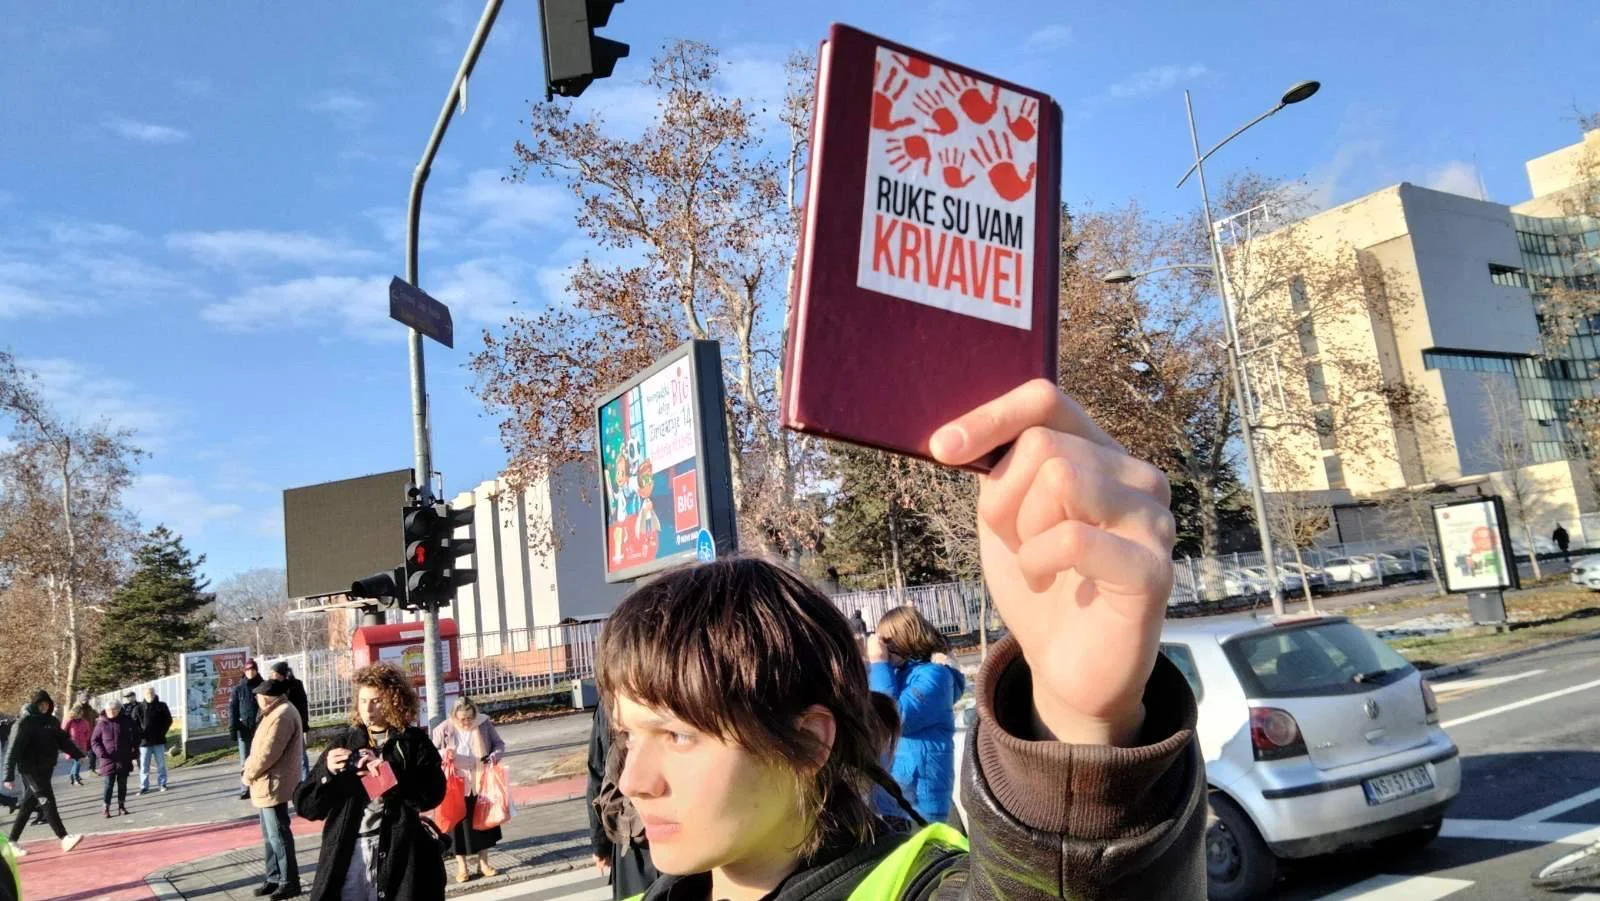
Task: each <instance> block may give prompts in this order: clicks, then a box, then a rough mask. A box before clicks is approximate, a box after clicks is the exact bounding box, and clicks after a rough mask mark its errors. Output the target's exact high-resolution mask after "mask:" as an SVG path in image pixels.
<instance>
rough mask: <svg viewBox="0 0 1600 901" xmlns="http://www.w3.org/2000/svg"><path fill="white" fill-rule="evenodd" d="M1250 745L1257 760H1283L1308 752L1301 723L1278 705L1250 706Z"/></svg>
mask: <svg viewBox="0 0 1600 901" xmlns="http://www.w3.org/2000/svg"><path fill="white" fill-rule="evenodd" d="M1250 745H1251V747H1252V748H1253V749H1254V750H1255V754H1256V759H1257V760H1282V759H1284V758H1286V757H1299V756H1301V755H1303V754H1305V753H1306V740H1305V738H1304V737H1303V736H1301V734H1300V724H1299V723H1297V722H1295V721H1294V717H1293V716H1290V715H1289V712H1288V711H1286V710H1279V709H1277V708H1276V707H1252V708H1250Z"/></svg>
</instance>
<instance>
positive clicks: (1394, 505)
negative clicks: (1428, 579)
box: [1378, 486, 1445, 597]
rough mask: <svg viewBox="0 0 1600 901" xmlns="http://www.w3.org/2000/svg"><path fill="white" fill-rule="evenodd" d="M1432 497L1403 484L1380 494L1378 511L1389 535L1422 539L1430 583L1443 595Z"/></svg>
mask: <svg viewBox="0 0 1600 901" xmlns="http://www.w3.org/2000/svg"><path fill="white" fill-rule="evenodd" d="M1435 503H1437V499H1436V498H1435V496H1433V495H1432V494H1430V493H1429V492H1428V491H1427V490H1426V489H1423V488H1417V487H1412V486H1407V487H1405V488H1399V489H1395V490H1393V491H1390V492H1388V493H1386V494H1384V495H1382V496H1381V498H1380V499H1379V501H1378V506H1379V510H1380V511H1381V512H1382V516H1383V519H1384V522H1385V524H1386V525H1387V529H1388V531H1389V533H1390V534H1392V535H1395V536H1403V537H1404V538H1405V539H1406V540H1407V541H1410V542H1417V541H1420V542H1422V545H1423V547H1424V548H1426V550H1427V552H1428V573H1429V574H1430V575H1431V576H1432V577H1433V586H1434V589H1435V590H1436V592H1437V593H1438V595H1439V596H1440V597H1444V594H1445V590H1444V578H1443V577H1442V576H1441V575H1440V573H1439V561H1440V559H1442V558H1441V557H1440V552H1439V536H1438V534H1437V533H1436V532H1435V531H1434V525H1433V505H1434V504H1435Z"/></svg>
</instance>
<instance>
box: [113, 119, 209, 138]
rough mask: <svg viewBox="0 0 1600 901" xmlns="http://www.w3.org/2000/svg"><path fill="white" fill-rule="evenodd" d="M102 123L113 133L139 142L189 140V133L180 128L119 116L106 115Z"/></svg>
mask: <svg viewBox="0 0 1600 901" xmlns="http://www.w3.org/2000/svg"><path fill="white" fill-rule="evenodd" d="M102 124H103V125H105V127H106V128H108V129H110V130H111V131H112V132H113V133H114V134H116V135H118V136H120V137H124V138H127V139H128V140H130V141H138V142H139V143H141V144H177V143H179V142H181V141H187V140H189V133H188V132H186V131H184V130H183V129H181V128H172V127H171V126H167V125H156V124H154V123H151V122H140V121H138V120H136V119H125V118H122V117H120V116H108V117H106V119H105V120H104V121H103V122H102Z"/></svg>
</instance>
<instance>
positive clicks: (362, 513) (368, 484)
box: [283, 469, 411, 598]
mask: <svg viewBox="0 0 1600 901" xmlns="http://www.w3.org/2000/svg"><path fill="white" fill-rule="evenodd" d="M410 485H411V470H409V469H397V470H394V471H393V472H381V473H378V474H376V475H370V476H361V477H360V478H355V479H343V480H341V481H337V482H324V483H322V484H320V485H307V486H305V487H303V488H290V489H288V490H287V491H285V492H284V493H283V549H284V557H285V563H286V564H287V569H288V573H289V597H291V598H306V597H314V596H317V595H329V594H345V593H347V592H348V591H349V590H350V583H351V582H353V581H355V580H356V579H364V578H366V577H367V576H370V575H372V574H373V573H375V572H378V571H380V570H383V571H387V570H391V569H394V568H395V567H396V566H399V565H400V564H401V562H402V560H401V558H402V557H403V556H404V555H405V541H404V539H403V537H402V535H401V518H400V517H401V512H400V511H401V509H402V508H403V507H404V506H405V503H406V489H407V488H408V487H409V486H410Z"/></svg>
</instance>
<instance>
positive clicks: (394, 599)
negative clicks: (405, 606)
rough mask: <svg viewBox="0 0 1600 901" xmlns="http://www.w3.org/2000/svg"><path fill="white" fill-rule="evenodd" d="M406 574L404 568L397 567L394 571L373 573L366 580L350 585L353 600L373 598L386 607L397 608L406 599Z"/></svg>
mask: <svg viewBox="0 0 1600 901" xmlns="http://www.w3.org/2000/svg"><path fill="white" fill-rule="evenodd" d="M405 580H406V572H405V568H404V567H400V566H396V567H395V568H394V569H393V570H389V571H386V572H381V573H373V574H372V575H370V576H367V577H366V578H365V579H360V580H357V581H355V582H352V583H350V596H351V597H353V598H373V599H376V600H380V601H385V602H386V603H384V604H382V605H380V606H384V607H394V606H397V605H398V604H399V603H400V601H401V600H402V599H403V598H404V597H405V593H406V592H405V588H404V587H403V586H404V585H405V584H406V581H405Z"/></svg>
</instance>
